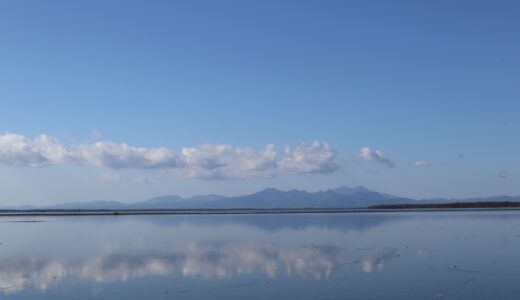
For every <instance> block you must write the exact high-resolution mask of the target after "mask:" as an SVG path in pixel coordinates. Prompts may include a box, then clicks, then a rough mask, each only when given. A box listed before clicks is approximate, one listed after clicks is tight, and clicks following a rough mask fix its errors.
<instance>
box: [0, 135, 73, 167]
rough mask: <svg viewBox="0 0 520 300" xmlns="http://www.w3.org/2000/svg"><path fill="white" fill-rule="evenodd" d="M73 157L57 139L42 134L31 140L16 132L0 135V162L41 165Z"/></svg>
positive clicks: (25, 165)
mask: <svg viewBox="0 0 520 300" xmlns="http://www.w3.org/2000/svg"><path fill="white" fill-rule="evenodd" d="M75 159H76V158H75V155H74V154H73V153H72V152H71V151H69V150H67V149H66V148H65V147H64V146H63V145H61V144H60V143H59V142H58V140H56V139H55V138H52V137H49V136H47V135H44V134H42V135H39V136H38V137H36V138H35V139H33V140H31V139H29V138H27V137H25V136H22V135H17V134H10V133H7V134H4V135H0V162H1V163H4V164H7V165H14V166H23V167H42V166H46V165H50V164H58V163H64V162H70V161H73V160H75Z"/></svg>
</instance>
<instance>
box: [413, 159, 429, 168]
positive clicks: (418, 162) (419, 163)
mask: <svg viewBox="0 0 520 300" xmlns="http://www.w3.org/2000/svg"><path fill="white" fill-rule="evenodd" d="M413 165H414V166H416V167H429V166H431V163H430V162H429V161H427V160H416V161H415V162H414V163H413Z"/></svg>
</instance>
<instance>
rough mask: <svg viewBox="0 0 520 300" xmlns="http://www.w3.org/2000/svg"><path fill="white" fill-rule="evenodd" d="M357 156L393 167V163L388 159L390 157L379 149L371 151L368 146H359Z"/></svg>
mask: <svg viewBox="0 0 520 300" xmlns="http://www.w3.org/2000/svg"><path fill="white" fill-rule="evenodd" d="M359 157H361V159H363V160H366V161H375V162H379V163H382V164H384V165H386V166H387V167H390V168H393V167H394V166H395V165H394V163H393V162H392V161H391V160H390V157H388V156H387V155H385V154H384V153H383V152H381V151H380V150H376V151H372V149H370V148H369V147H364V148H361V150H360V151H359Z"/></svg>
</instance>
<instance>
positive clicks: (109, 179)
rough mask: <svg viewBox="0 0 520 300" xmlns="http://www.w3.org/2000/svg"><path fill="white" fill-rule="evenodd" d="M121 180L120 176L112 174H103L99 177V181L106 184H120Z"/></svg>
mask: <svg viewBox="0 0 520 300" xmlns="http://www.w3.org/2000/svg"><path fill="white" fill-rule="evenodd" d="M120 179H121V178H120V177H119V175H117V174H114V173H111V172H106V173H103V174H101V175H99V176H98V177H97V180H99V181H106V182H119V181H120Z"/></svg>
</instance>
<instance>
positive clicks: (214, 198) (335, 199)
mask: <svg viewBox="0 0 520 300" xmlns="http://www.w3.org/2000/svg"><path fill="white" fill-rule="evenodd" d="M478 201H486V202H495V201H520V196H505V195H503V196H494V197H482V198H470V199H442V198H437V199H421V200H415V199H411V198H404V197H398V196H393V195H390V194H384V193H378V192H374V191H370V190H369V189H367V188H365V187H363V186H357V187H353V188H350V187H346V186H342V187H338V188H335V189H328V190H324V191H318V192H307V191H304V190H295V189H294V190H289V191H281V190H278V189H275V188H267V189H264V190H262V191H259V192H256V193H253V194H248V195H243V196H234V197H227V196H222V195H216V194H209V195H197V196H193V197H189V198H183V197H181V196H178V195H165V196H159V197H154V198H151V199H148V200H145V201H140V202H134V203H122V202H117V201H92V202H77V203H74V202H68V203H62V204H56V205H49V206H41V207H35V206H30V205H24V206H19V207H4V208H3V209H108V210H111V209H198V208H201V209H202V208H207V209H232V208H255V209H271V208H365V207H368V206H373V205H391V204H430V203H450V202H478Z"/></svg>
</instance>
